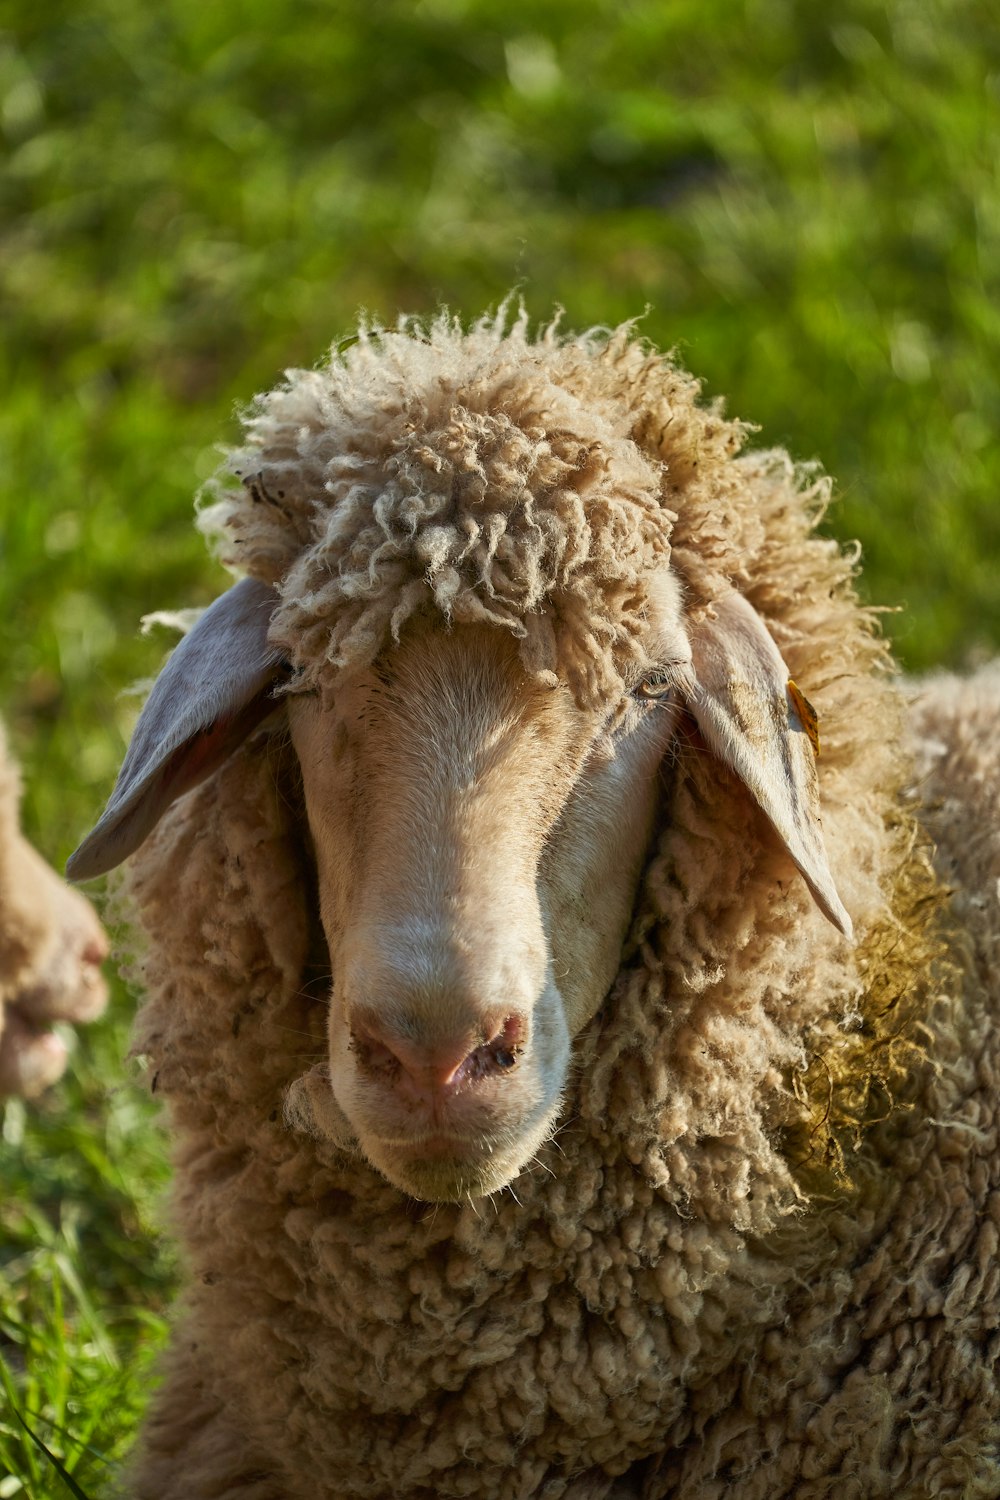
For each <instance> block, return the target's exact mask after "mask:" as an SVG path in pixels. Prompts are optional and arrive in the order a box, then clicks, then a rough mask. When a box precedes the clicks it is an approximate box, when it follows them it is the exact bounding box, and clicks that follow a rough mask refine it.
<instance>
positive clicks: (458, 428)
mask: <svg viewBox="0 0 1000 1500" xmlns="http://www.w3.org/2000/svg"><path fill="white" fill-rule="evenodd" d="M698 395H699V387H698V384H697V382H696V381H694V380H692V379H691V377H689V376H687V375H685V374H683V372H681V371H679V370H677V369H676V368H675V367H674V366H673V364H672V363H671V362H670V361H669V360H668V359H666V358H664V357H663V356H661V355H657V354H654V353H651V352H650V351H649V350H648V349H647V348H646V347H645V345H643V344H642V343H641V342H640V341H638V340H637V339H635V338H634V336H633V330H632V329H631V328H630V327H629V326H627V325H626V326H624V327H622V328H620V329H617V330H614V331H610V332H609V331H607V330H604V331H593V330H592V331H591V332H589V333H586V334H583V335H577V336H572V337H563V336H562V335H560V333H559V330H558V327H557V325H556V324H550V325H549V326H548V327H546V328H544V329H543V330H542V331H541V332H540V334H539V335H538V336H537V337H536V338H532V337H531V335H530V333H529V329H528V325H527V319H526V317H525V315H524V314H523V313H521V314H520V315H519V316H517V317H516V318H514V319H513V321H511V320H510V319H509V317H508V313H507V310H506V309H501V311H500V313H499V314H497V315H496V316H495V317H491V318H485V319H481V320H480V321H479V322H477V323H475V324H474V325H473V326H472V327H471V328H469V329H467V330H464V329H463V328H462V327H461V325H460V324H459V322H458V321H457V320H456V319H454V318H452V317H451V316H449V315H447V314H442V315H440V316H438V317H437V318H436V319H435V320H434V321H432V322H431V323H430V324H429V325H427V326H424V325H421V324H418V323H416V322H415V321H413V320H404V321H401V322H400V324H399V326H398V327H397V328H396V330H394V331H392V332H385V331H376V330H372V329H370V328H368V327H362V329H361V332H360V333H359V334H358V336H357V338H356V339H355V340H353V341H352V342H351V343H350V344H349V347H347V348H346V349H340V350H337V349H335V350H334V352H333V354H332V356H331V358H330V359H329V361H328V362H327V363H326V364H325V365H323V366H322V367H321V368H319V369H315V370H291V371H289V372H287V375H286V379H285V381H284V383H283V384H281V385H280V386H278V387H277V388H276V389H274V390H273V391H270V392H268V393H267V394H265V395H262V396H259V397H257V399H256V400H255V402H254V403H253V405H252V406H251V408H250V409H249V411H248V412H247V413H245V415H244V419H243V420H244V426H245V440H244V443H243V445H242V446H241V447H238V448H235V449H233V450H231V451H230V453H229V454H228V456H227V461H226V464H225V468H224V471H223V474H222V475H221V476H220V478H219V479H217V480H216V481H215V483H214V484H213V485H212V486H211V487H210V489H211V491H212V493H213V495H214V503H213V504H211V505H210V506H208V507H207V508H206V509H205V510H203V512H202V517H201V524H202V526H203V528H204V529H205V530H206V531H208V532H209V533H211V534H214V535H215V536H217V537H218V538H220V541H221V548H220V550H221V553H222V556H223V560H224V561H225V562H226V563H227V565H229V566H231V567H233V568H235V569H237V570H238V571H240V572H243V573H249V574H252V575H254V576H256V577H259V578H262V579H263V580H265V581H266V582H268V583H272V584H274V585H276V586H277V587H278V589H279V592H280V594H281V599H282V602H281V604H280V606H279V608H278V610H277V612H276V615H275V620H274V626H273V635H274V637H275V638H276V639H278V640H280V641H281V642H282V644H283V645H284V646H285V647H286V649H287V650H288V651H289V654H290V656H291V658H292V661H293V664H294V665H295V666H296V667H297V668H298V670H299V671H300V673H301V674H302V677H303V679H304V681H305V682H306V683H309V682H310V681H312V682H315V681H316V680H317V679H318V678H319V677H320V676H321V675H323V673H324V672H326V671H328V670H329V668H330V667H334V668H340V667H345V666H351V665H365V664H367V663H369V662H370V661H371V660H372V659H373V658H374V657H375V656H376V655H377V653H378V652H379V651H380V650H382V649H383V647H384V646H385V645H386V644H387V643H388V642H389V641H391V640H392V639H396V638H398V635H399V631H400V629H401V628H402V626H403V625H404V623H405V622H406V620H407V619H409V618H410V617H411V616H412V615H414V614H416V613H418V612H425V611H428V610H437V611H438V612H439V613H440V614H441V615H443V616H444V617H445V618H446V619H447V620H448V621H453V622H455V623H459V624H464V623H483V622H491V623H494V624H496V625H498V626H500V627H502V628H504V629H506V630H509V631H510V632H512V634H513V635H515V636H516V637H517V638H518V639H519V641H520V646H521V654H522V658H523V660H524V663H525V666H526V667H527V669H528V670H529V671H530V672H532V673H533V674H536V675H539V676H541V677H543V678H544V677H551V678H552V680H555V676H556V675H558V676H559V677H561V678H563V679H564V680H566V681H568V682H569V683H570V685H571V686H572V688H573V689H574V692H575V693H576V694H577V696H578V697H579V698H580V699H581V700H585V699H594V698H599V697H601V696H602V695H604V694H606V693H607V692H608V690H609V689H610V688H611V687H612V686H613V685H614V684H616V683H618V682H619V681H620V678H621V675H622V673H623V672H624V671H627V669H628V666H629V664H630V663H639V662H641V661H642V649H641V646H640V644H639V641H640V638H641V634H642V625H643V620H644V616H645V607H646V598H647V588H648V580H649V579H650V577H651V576H652V575H653V573H654V572H655V571H656V570H657V569H659V568H662V567H664V566H666V565H667V564H668V562H669V560H670V557H671V540H672V534H673V533H674V532H675V531H676V532H678V534H679V539H680V541H681V543H682V544H683V536H684V532H685V531H697V532H698V533H699V535H700V536H702V537H703V535H704V533H705V530H706V519H707V512H708V511H710V510H711V509H712V508H713V505H714V507H715V508H716V509H719V508H720V506H721V508H722V509H725V504H724V502H725V496H726V493H727V492H728V491H729V490H731V489H732V488H733V485H734V483H735V476H727V475H726V464H727V461H728V460H731V458H732V456H733V454H734V453H735V452H736V450H737V448H738V446H739V444H740V442H741V440H742V431H743V429H742V428H741V427H740V425H739V424H737V423H733V422H725V421H723V420H722V419H721V418H720V416H719V413H718V412H717V411H715V410H713V409H706V408H704V407H701V406H700V405H699V404H698ZM699 461H701V464H702V472H701V473H699ZM728 467H729V468H730V469H732V468H733V465H732V464H731V463H729V465H728ZM234 479H235V480H237V481H239V482H238V483H236V484H234V482H233V481H234ZM706 502H708V503H707V504H706ZM712 529H713V528H711V527H709V528H708V530H709V532H711V531H712ZM738 530H739V528H736V532H737V535H736V536H735V537H734V536H733V535H732V532H733V528H732V527H731V526H730V527H729V530H728V533H727V535H728V536H729V538H730V540H729V543H728V545H729V546H730V547H733V546H737V547H738V545H739V535H738ZM719 534H720V536H721V535H722V534H723V532H722V530H720V532H719ZM700 555H701V556H702V557H703V559H707V562H708V564H710V563H711V561H712V548H711V546H710V545H709V546H707V547H706V546H701V549H700ZM715 560H716V562H721V563H722V571H723V572H725V571H727V569H726V567H725V562H726V559H725V558H724V557H722V558H716V559H715ZM728 571H731V569H729V570H728ZM696 592H698V591H697V590H696ZM708 593H709V596H710V593H711V590H709V591H708Z"/></svg>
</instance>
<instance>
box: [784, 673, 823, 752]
mask: <svg viewBox="0 0 1000 1500" xmlns="http://www.w3.org/2000/svg"><path fill="white" fill-rule="evenodd" d="M788 696H789V698H790V699H791V700H792V706H793V707H794V709H795V712H796V713H797V714H798V716H799V721H800V723H801V725H802V728H803V729H804V730H805V732H806V734H807V735H808V736H809V743H810V745H812V747H813V750H814V751H815V753H816V754H817V755H819V715H818V714H817V712H816V710H815V709H814V708H813V706H812V704H811V703H810V702H809V699H808V698H807V697H806V695H805V693H803V692H802V690H801V688H798V687H796V685H795V683H794V682H793V681H792V679H791V678H790V677H789V679H788Z"/></svg>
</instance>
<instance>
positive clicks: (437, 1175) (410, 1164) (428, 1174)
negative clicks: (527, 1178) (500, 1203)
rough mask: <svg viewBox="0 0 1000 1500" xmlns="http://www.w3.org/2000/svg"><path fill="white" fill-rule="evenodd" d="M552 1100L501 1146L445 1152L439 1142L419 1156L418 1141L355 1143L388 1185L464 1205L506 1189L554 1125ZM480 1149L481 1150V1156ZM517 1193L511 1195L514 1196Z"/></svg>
mask: <svg viewBox="0 0 1000 1500" xmlns="http://www.w3.org/2000/svg"><path fill="white" fill-rule="evenodd" d="M559 1103H560V1101H559V1100H558V1099H557V1100H556V1101H555V1102H554V1104H553V1105H552V1106H551V1108H549V1109H548V1110H547V1111H546V1112H545V1113H544V1115H543V1116H542V1117H541V1118H540V1119H538V1120H535V1121H532V1122H531V1123H530V1124H529V1126H528V1128H527V1129H526V1130H523V1131H522V1132H521V1133H519V1134H518V1136H517V1138H516V1139H514V1140H510V1141H504V1142H503V1144H499V1145H498V1144H490V1145H489V1146H483V1145H481V1144H479V1143H476V1144H474V1145H473V1146H472V1150H471V1152H470V1153H469V1154H467V1155H466V1154H460V1152H459V1151H458V1150H457V1149H456V1153H455V1154H454V1155H447V1154H445V1153H444V1152H443V1151H442V1149H441V1147H440V1146H439V1145H435V1149H434V1150H433V1151H432V1152H428V1153H427V1154H426V1155H422V1154H421V1148H420V1144H419V1143H417V1144H415V1145H413V1146H404V1145H401V1144H400V1143H399V1142H397V1141H382V1140H379V1139H378V1137H369V1138H367V1139H362V1140H361V1141H360V1145H361V1149H362V1151H363V1152H364V1154H365V1156H366V1158H367V1159H368V1161H369V1162H370V1164H371V1165H372V1166H373V1167H374V1168H375V1170H376V1172H378V1173H379V1174H380V1175H381V1176H382V1177H384V1178H385V1179H386V1181H387V1182H390V1183H391V1184H392V1186H393V1187H396V1188H399V1190H400V1191H401V1192H403V1193H406V1194H407V1196H408V1197H410V1198H415V1199H417V1200H418V1201H419V1202H422V1203H466V1202H469V1201H474V1200H475V1199H478V1198H488V1197H490V1196H491V1195H492V1194H493V1193H499V1192H501V1191H502V1190H503V1189H504V1188H507V1187H510V1186H511V1185H512V1184H513V1183H514V1181H515V1179H516V1178H517V1177H518V1176H520V1174H521V1172H522V1171H523V1170H524V1168H525V1167H526V1166H527V1164H528V1163H529V1162H530V1161H531V1160H532V1158H533V1157H534V1156H535V1155H536V1153H537V1152H538V1151H539V1150H540V1148H541V1147H542V1146H543V1145H544V1143H545V1141H546V1140H547V1139H548V1138H549V1136H550V1135H551V1134H552V1131H553V1129H554V1128H555V1123H556V1118H557V1115H558V1113H559ZM484 1152H485V1154H484ZM515 1196H516V1195H515Z"/></svg>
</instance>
